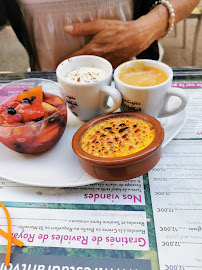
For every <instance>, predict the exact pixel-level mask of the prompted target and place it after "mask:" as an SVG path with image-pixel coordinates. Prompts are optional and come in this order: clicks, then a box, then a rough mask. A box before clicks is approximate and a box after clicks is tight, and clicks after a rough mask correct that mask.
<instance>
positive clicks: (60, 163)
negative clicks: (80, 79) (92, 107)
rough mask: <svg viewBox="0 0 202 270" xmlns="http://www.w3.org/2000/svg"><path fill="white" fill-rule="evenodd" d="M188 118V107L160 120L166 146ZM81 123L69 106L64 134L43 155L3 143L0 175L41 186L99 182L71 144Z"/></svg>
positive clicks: (74, 185)
mask: <svg viewBox="0 0 202 270" xmlns="http://www.w3.org/2000/svg"><path fill="white" fill-rule="evenodd" d="M185 120H186V111H185V110H183V111H182V112H180V113H178V114H177V115H175V116H170V117H168V118H162V119H161V120H160V121H161V123H162V125H163V127H164V130H165V139H164V142H163V147H165V146H166V145H167V144H168V143H169V142H170V141H171V140H172V139H173V138H174V137H175V136H176V135H177V133H178V132H179V131H180V130H181V128H182V127H183V125H184V122H185ZM82 124H83V122H81V121H80V120H78V119H77V118H76V117H75V116H74V115H73V114H72V113H71V112H70V111H69V110H68V125H67V129H66V131H65V133H64V135H63V136H62V138H61V139H60V141H59V142H58V143H57V144H56V146H55V147H53V148H52V149H51V150H50V151H48V152H46V153H43V154H40V155H24V154H19V153H16V152H14V151H12V150H10V149H8V148H7V147H5V146H4V145H3V144H1V143H0V176H1V177H4V178H6V179H9V180H12V181H14V182H18V183H21V184H26V185H32V186H41V187H78V186H85V185H89V184H94V183H98V182H100V180H97V179H95V178H93V177H91V176H89V175H88V174H87V173H85V172H84V171H83V169H82V168H81V166H80V164H79V161H78V159H77V157H76V155H75V154H74V153H73V150H72V147H71V141H72V137H73V135H74V133H75V132H76V130H77V129H78V128H79V127H80V126H81V125H82Z"/></svg>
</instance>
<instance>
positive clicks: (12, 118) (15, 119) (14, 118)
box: [1, 110, 22, 126]
mask: <svg viewBox="0 0 202 270" xmlns="http://www.w3.org/2000/svg"><path fill="white" fill-rule="evenodd" d="M1 116H2V117H3V118H4V119H5V121H6V122H7V123H8V124H9V125H13V126H15V125H16V124H17V123H19V122H22V115H21V114H19V113H16V114H14V115H11V114H8V112H7V110H5V111H4V112H3V113H2V114H1Z"/></svg>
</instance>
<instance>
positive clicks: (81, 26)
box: [64, 20, 105, 36]
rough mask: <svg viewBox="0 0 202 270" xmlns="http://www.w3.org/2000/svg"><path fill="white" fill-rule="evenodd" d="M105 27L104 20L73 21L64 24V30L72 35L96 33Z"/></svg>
mask: <svg viewBox="0 0 202 270" xmlns="http://www.w3.org/2000/svg"><path fill="white" fill-rule="evenodd" d="M104 28H105V25H104V23H103V22H102V20H95V21H91V22H87V23H73V24H67V25H65V26H64V31H65V32H66V33H67V34H70V35H72V36H86V35H95V34H97V33H98V32H100V31H102V30H103V29H104Z"/></svg>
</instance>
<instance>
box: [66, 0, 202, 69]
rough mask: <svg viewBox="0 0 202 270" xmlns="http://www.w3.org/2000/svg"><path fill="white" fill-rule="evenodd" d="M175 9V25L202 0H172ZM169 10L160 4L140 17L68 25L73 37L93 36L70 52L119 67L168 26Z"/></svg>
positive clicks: (157, 37) (147, 45)
mask: <svg viewBox="0 0 202 270" xmlns="http://www.w3.org/2000/svg"><path fill="white" fill-rule="evenodd" d="M169 2H170V4H172V6H173V8H174V11H175V24H176V23H178V22H179V21H181V20H183V19H185V18H186V17H187V16H188V15H189V14H190V13H191V12H192V10H193V9H194V8H195V7H196V6H197V5H198V4H199V2H200V0H189V1H187V0H170V1H169ZM168 19H169V13H168V10H167V8H166V7H165V6H164V5H162V4H160V5H158V6H156V7H155V8H154V9H152V10H151V11H150V12H149V13H147V14H146V15H144V16H142V17H140V18H139V19H137V20H133V21H128V22H123V21H119V20H105V19H98V20H94V21H91V22H87V23H74V24H71V25H65V26H64V31H65V32H66V33H67V34H69V35H72V36H92V39H91V41H90V42H89V43H87V44H86V45H85V46H84V47H83V48H81V49H80V50H78V51H76V52H74V53H72V54H71V55H67V58H70V57H72V56H76V55H84V54H87V55H90V54H91V55H98V56H101V57H104V58H106V59H107V60H109V61H110V62H111V63H112V65H113V67H114V68H116V67H117V66H118V65H120V64H121V63H123V62H125V61H127V60H130V59H131V58H132V57H134V56H136V55H138V54H140V53H141V52H142V51H144V50H145V49H147V48H148V47H149V46H150V45H151V44H152V43H153V42H154V41H155V40H157V39H159V38H160V37H161V36H162V35H163V33H164V32H165V31H166V30H167V28H168Z"/></svg>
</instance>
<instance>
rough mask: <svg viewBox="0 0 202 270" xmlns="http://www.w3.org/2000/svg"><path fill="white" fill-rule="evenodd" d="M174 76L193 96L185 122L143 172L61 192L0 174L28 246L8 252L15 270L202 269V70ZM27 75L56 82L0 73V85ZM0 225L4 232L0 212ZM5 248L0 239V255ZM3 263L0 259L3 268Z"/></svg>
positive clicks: (2, 194)
mask: <svg viewBox="0 0 202 270" xmlns="http://www.w3.org/2000/svg"><path fill="white" fill-rule="evenodd" d="M173 71H174V81H176V84H177V83H178V82H179V86H180V87H181V85H182V87H184V88H186V91H187V93H188V95H189V96H190V97H192V99H191V101H190V102H189V105H188V108H187V112H188V117H187V121H186V123H185V127H184V128H183V130H182V131H181V132H180V133H179V134H178V135H176V137H175V139H174V140H172V141H171V142H170V143H169V144H168V145H167V146H166V147H165V148H164V149H163V154H162V158H161V160H160V162H159V163H158V164H157V166H156V167H155V168H154V169H153V170H151V171H150V172H149V173H148V174H146V175H144V176H141V177H138V178H136V179H132V180H129V181H125V182H120V183H115V182H111V183H109V182H105V183H103V182H102V183H99V184H96V185H89V186H86V187H78V188H61V189H60V188H41V187H29V186H26V185H25V186H24V185H22V184H19V183H18V184H17V183H14V182H11V181H9V179H4V178H1V177H0V200H1V201H3V203H4V204H5V205H6V206H7V207H8V209H9V212H10V215H11V219H12V224H13V231H14V236H15V237H18V238H19V239H21V240H23V241H24V243H25V247H23V248H21V249H20V248H17V247H13V254H12V257H11V262H12V263H13V265H14V266H15V265H17V263H27V265H28V264H30V263H32V262H33V263H36V265H37V264H38V265H39V264H40V265H46V266H47V268H43V267H42V266H40V267H41V268H40V267H39V268H33V269H35V270H46V269H48V270H53V268H52V267H50V268H48V265H53V264H54V265H61V266H62V265H68V266H74V268H71V267H69V268H64V270H67V269H74V270H83V269H84V270H98V269H101V268H100V267H102V269H106V268H108V269H112V268H113V269H118V268H119V269H120V270H122V269H125V270H130V269H131V270H134V269H137V270H140V269H142V270H147V269H148V270H150V269H152V270H158V269H159V267H160V269H161V270H191V269H192V268H193V269H202V256H201V254H202V244H201V237H202V236H201V232H202V207H201V206H202V200H201V191H202V181H201V180H202V168H201V164H202V144H201V142H202V121H201V119H202V109H201V108H202V68H200V67H193V68H173ZM25 78H44V79H50V80H54V81H55V80H56V74H55V72H53V71H47V72H27V73H9V74H8V73H7V74H0V84H4V83H8V82H10V81H13V80H19V79H25ZM186 82H187V84H186ZM192 82H195V83H192ZM177 86H178V85H177ZM0 168H1V164H0ZM35 169H36V168H35ZM0 170H1V169H0ZM0 175H1V173H0ZM98 210H99V211H98ZM0 227H1V228H2V229H4V230H5V231H6V229H7V228H6V227H7V225H6V219H5V218H4V217H3V212H1V209H0ZM75 235H76V236H75ZM67 240H68V241H67ZM5 245H6V241H4V240H2V238H0V253H5V250H6V247H5ZM190 250H191V251H192V255H191V256H190ZM49 258H50V259H49ZM66 258H68V260H67V259H66ZM75 258H76V259H75ZM3 259H4V254H0V269H3V268H2V264H1V261H3ZM24 265H25V264H24ZM80 266H82V267H83V268H82V267H80ZM87 266H88V268H85V267H87ZM77 267H78V268H77ZM79 267H80V268H79ZM96 267H97V268H96ZM13 269H14V268H13ZM22 269H23V270H32V268H26V269H25V268H24V267H23V268H22ZM58 269H59V268H56V269H55V270H58ZM61 269H62V267H61V268H60V270H61ZM20 270H21V269H20Z"/></svg>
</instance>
